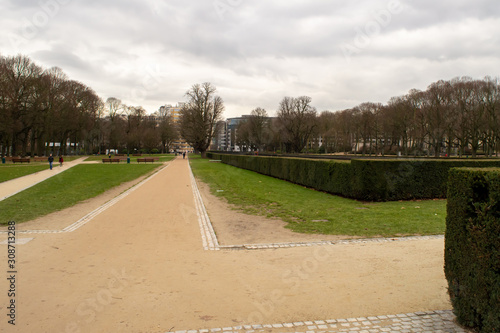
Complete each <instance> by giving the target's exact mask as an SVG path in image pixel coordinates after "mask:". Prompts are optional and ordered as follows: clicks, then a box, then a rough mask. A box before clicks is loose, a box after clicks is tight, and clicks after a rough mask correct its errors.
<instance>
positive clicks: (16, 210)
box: [0, 164, 159, 225]
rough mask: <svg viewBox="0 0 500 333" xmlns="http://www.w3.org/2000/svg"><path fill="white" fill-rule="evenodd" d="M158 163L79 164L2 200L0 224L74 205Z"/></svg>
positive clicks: (144, 171)
mask: <svg viewBox="0 0 500 333" xmlns="http://www.w3.org/2000/svg"><path fill="white" fill-rule="evenodd" d="M158 167H159V166H158V164H141V165H137V164H135V165H130V164H129V165H127V164H122V165H102V164H80V165H76V166H74V167H72V168H71V169H68V170H66V171H65V172H62V173H60V174H58V175H56V176H54V177H51V178H49V179H47V180H45V181H43V182H41V183H39V184H37V185H35V186H33V187H31V188H29V189H27V190H25V191H22V192H20V193H18V194H16V195H14V196H11V197H9V198H7V199H5V200H3V201H0V224H2V225H5V224H7V223H8V221H10V220H14V221H16V222H17V223H21V222H26V221H30V220H33V219H35V218H38V217H40V216H44V215H47V214H49V213H52V212H55V211H59V210H62V209H64V208H68V207H71V206H73V205H75V204H77V203H78V202H80V201H83V200H86V199H90V198H93V197H95V196H98V195H99V194H101V193H104V192H106V191H107V190H109V189H111V188H113V187H115V186H118V185H120V184H122V183H125V182H128V181H132V180H134V179H136V178H138V177H140V176H142V175H145V174H147V173H149V172H151V171H153V170H154V169H156V168H158Z"/></svg>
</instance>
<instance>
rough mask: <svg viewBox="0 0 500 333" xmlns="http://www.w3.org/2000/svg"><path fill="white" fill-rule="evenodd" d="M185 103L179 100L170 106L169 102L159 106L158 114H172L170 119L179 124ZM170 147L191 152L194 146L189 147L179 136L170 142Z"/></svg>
mask: <svg viewBox="0 0 500 333" xmlns="http://www.w3.org/2000/svg"><path fill="white" fill-rule="evenodd" d="M184 105H185V103H182V102H179V103H177V105H176V106H172V105H171V104H166V105H163V106H160V109H159V112H160V114H165V115H170V116H172V120H173V122H174V124H177V125H179V123H180V117H181V110H182V108H183V107H184ZM172 149H173V150H174V151H177V152H193V151H194V148H193V147H191V146H190V145H189V144H188V143H187V142H186V140H184V139H183V138H181V137H179V139H178V140H177V141H175V142H173V143H172Z"/></svg>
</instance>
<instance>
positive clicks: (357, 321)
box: [167, 310, 468, 333]
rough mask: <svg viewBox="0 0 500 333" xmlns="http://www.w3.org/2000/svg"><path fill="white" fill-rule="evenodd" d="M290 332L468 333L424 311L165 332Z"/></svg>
mask: <svg viewBox="0 0 500 333" xmlns="http://www.w3.org/2000/svg"><path fill="white" fill-rule="evenodd" d="M272 331H276V332H278V331H279V332H294V333H299V332H303V333H320V332H321V333H323V332H332V333H337V332H354V333H381V332H399V333H407V332H408V333H411V332H429V333H431V332H432V333H436V332H443V333H444V332H447V333H468V331H467V330H465V329H464V328H462V327H460V326H458V325H457V324H456V323H455V315H454V314H453V312H452V311H451V310H439V311H428V312H414V313H405V314H397V315H386V316H373V317H360V318H347V319H330V320H316V321H303V322H302V321H298V322H293V323H279V324H272V325H262V324H260V325H243V326H233V327H219V328H212V329H201V330H185V331H173V332H167V333H243V332H245V333H257V332H272Z"/></svg>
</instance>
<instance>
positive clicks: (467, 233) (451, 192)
mask: <svg viewBox="0 0 500 333" xmlns="http://www.w3.org/2000/svg"><path fill="white" fill-rule="evenodd" d="M447 211H448V215H447V218H446V234H445V275H446V279H447V280H448V292H449V294H450V297H451V302H452V304H453V308H454V311H455V314H456V315H457V319H458V321H459V322H460V323H461V324H462V325H464V326H467V327H472V328H475V329H477V330H478V331H479V332H485V333H486V332H488V333H491V332H500V169H494V170H490V171H486V170H477V169H476V170H473V169H465V168H463V169H454V170H452V171H451V172H450V178H449V187H448V206H447Z"/></svg>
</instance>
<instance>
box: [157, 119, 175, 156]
mask: <svg viewBox="0 0 500 333" xmlns="http://www.w3.org/2000/svg"><path fill="white" fill-rule="evenodd" d="M158 119H159V125H158V127H159V128H158V129H159V132H160V140H161V151H162V153H164V152H165V150H166V151H167V152H169V151H170V146H171V145H172V143H173V142H174V141H175V140H177V139H178V137H179V131H178V128H177V126H176V124H175V123H174V120H173V119H172V115H170V114H168V113H162V112H160V111H158Z"/></svg>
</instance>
